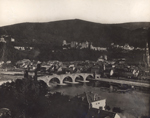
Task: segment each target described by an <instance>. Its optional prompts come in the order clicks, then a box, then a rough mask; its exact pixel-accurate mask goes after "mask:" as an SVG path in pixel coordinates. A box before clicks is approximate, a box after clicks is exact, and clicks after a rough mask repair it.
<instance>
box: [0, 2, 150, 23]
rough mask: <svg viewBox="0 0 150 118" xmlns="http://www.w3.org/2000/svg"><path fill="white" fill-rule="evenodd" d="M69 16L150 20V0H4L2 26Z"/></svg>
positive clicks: (0, 9)
mask: <svg viewBox="0 0 150 118" xmlns="http://www.w3.org/2000/svg"><path fill="white" fill-rule="evenodd" d="M66 19H82V20H87V21H93V22H99V23H123V22H145V21H146V22H150V0H0V26H5V25H10V24H15V23H21V22H49V21H56V20H66Z"/></svg>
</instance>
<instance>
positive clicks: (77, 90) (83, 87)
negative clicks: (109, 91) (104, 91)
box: [49, 83, 100, 96]
mask: <svg viewBox="0 0 150 118" xmlns="http://www.w3.org/2000/svg"><path fill="white" fill-rule="evenodd" d="M94 89H98V88H96V87H93V85H92V84H89V83H80V84H70V85H65V86H55V87H51V88H50V91H49V92H61V93H62V94H64V95H69V96H75V95H78V94H81V93H83V92H87V91H93V90H94ZM99 90H100V89H99Z"/></svg>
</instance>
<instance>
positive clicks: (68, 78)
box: [62, 76, 73, 83]
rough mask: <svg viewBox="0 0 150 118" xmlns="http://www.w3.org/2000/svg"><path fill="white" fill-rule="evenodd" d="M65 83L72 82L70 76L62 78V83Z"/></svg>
mask: <svg viewBox="0 0 150 118" xmlns="http://www.w3.org/2000/svg"><path fill="white" fill-rule="evenodd" d="M65 81H69V82H73V79H72V77H71V76H66V77H64V78H63V80H62V82H63V83H65Z"/></svg>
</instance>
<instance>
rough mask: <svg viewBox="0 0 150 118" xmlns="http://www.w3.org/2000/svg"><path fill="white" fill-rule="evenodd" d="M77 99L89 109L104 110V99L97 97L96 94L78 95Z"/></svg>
mask: <svg viewBox="0 0 150 118" xmlns="http://www.w3.org/2000/svg"><path fill="white" fill-rule="evenodd" d="M77 98H81V99H82V101H84V102H85V103H87V105H88V107H89V109H92V108H94V109H101V110H105V106H106V99H105V98H103V97H101V96H99V95H98V94H96V93H93V92H86V93H84V94H81V95H78V96H77Z"/></svg>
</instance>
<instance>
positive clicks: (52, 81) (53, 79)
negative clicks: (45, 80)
mask: <svg viewBox="0 0 150 118" xmlns="http://www.w3.org/2000/svg"><path fill="white" fill-rule="evenodd" d="M50 84H60V79H59V78H58V77H53V78H51V79H50V80H49V85H50Z"/></svg>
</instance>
